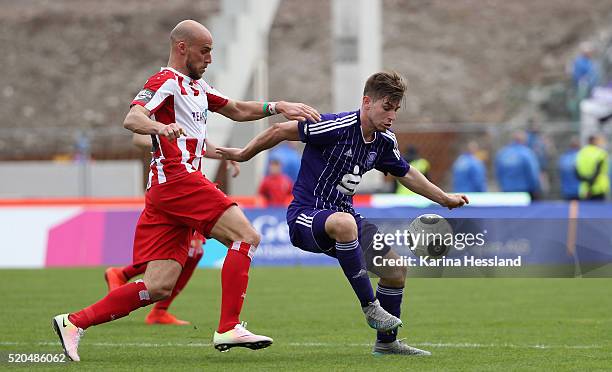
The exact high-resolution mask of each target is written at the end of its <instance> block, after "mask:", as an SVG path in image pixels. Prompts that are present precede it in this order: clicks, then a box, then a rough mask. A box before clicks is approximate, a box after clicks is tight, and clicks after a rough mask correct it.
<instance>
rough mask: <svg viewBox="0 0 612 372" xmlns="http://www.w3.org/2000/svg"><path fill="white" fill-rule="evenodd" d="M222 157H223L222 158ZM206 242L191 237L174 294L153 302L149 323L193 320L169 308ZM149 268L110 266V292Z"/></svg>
mask: <svg viewBox="0 0 612 372" xmlns="http://www.w3.org/2000/svg"><path fill="white" fill-rule="evenodd" d="M132 143H133V144H134V145H135V146H137V147H140V148H141V149H144V150H150V149H151V148H152V146H153V143H152V141H151V137H150V136H145V135H142V134H138V133H134V135H133V136H132ZM206 145H207V147H206V148H207V150H208V151H206V154H204V157H206V158H210V159H220V158H219V155H218V154H216V153H212V152H211V150H214V149H215V148H216V146H214V145H213V144H211V143H210V142H209V141H208V140H206ZM221 160H222V159H221ZM228 165H229V166H231V167H232V168H233V170H232V177H236V176H238V174H240V165H239V163H237V162H235V161H232V160H230V161H229V163H228ZM205 241H206V238H205V237H204V236H202V234H200V233H199V232H197V231H196V232H195V233H194V235H193V237H192V238H191V241H190V245H189V251H188V254H187V261H186V262H185V265H184V266H183V269H182V270H181V274H180V276H179V277H178V279H177V281H176V284H175V285H174V289H173V290H172V294H171V295H170V296H169V297H168V298H166V299H164V300H161V301H158V302H156V303H155V305H153V308H152V309H151V311H150V312H149V314H148V315H147V317H146V318H145V322H146V323H147V324H172V325H189V324H190V323H189V322H188V321H185V320H181V319H177V318H176V317H175V316H174V315H172V314H171V313H170V312H169V311H168V308H169V307H170V304H172V302H173V301H174V299H175V298H176V296H178V295H179V293H181V291H182V290H183V288H185V286H186V285H187V283H188V282H189V280H190V279H191V276H192V275H193V272H194V270H195V269H196V268H197V266H198V262H200V259H202V256H203V255H204V250H203V249H202V245H203V244H204V242H205ZM146 268H147V264H140V265H134V264H130V265H127V266H123V267H109V268H108V269H106V271H105V272H104V280H105V281H106V284H107V285H108V291H109V292H110V291H112V290H114V289H116V288H119V287H121V286H122V285H124V284H126V283H127V282H128V281H129V280H130V279H132V278H134V277H136V276H138V275H140V274H144V272H145V270H146Z"/></svg>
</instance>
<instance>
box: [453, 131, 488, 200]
mask: <svg viewBox="0 0 612 372" xmlns="http://www.w3.org/2000/svg"><path fill="white" fill-rule="evenodd" d="M478 150H479V148H478V143H476V142H475V141H470V142H469V143H468V145H467V149H466V151H465V152H464V153H463V154H461V155H459V157H458V158H457V160H455V162H454V163H453V191H454V192H485V191H487V170H486V168H485V165H484V163H483V162H482V160H480V159H479V158H478V156H477V154H478Z"/></svg>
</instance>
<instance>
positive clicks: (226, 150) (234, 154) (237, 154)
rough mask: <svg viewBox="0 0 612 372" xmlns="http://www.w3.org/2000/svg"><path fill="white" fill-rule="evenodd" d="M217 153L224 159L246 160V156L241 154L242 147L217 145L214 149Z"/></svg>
mask: <svg viewBox="0 0 612 372" xmlns="http://www.w3.org/2000/svg"><path fill="white" fill-rule="evenodd" d="M215 152H216V153H217V155H219V156H221V157H222V158H223V159H226V160H234V161H237V162H243V161H247V160H249V159H246V157H245V156H244V155H243V154H242V149H238V148H235V147H217V150H216V151H215Z"/></svg>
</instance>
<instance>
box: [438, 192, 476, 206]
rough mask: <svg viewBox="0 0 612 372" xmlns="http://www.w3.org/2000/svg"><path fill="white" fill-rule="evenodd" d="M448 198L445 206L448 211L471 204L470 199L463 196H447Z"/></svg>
mask: <svg viewBox="0 0 612 372" xmlns="http://www.w3.org/2000/svg"><path fill="white" fill-rule="evenodd" d="M446 197H447V198H446V201H445V202H444V206H445V207H446V208H448V209H453V208H459V207H463V206H464V205H466V204H470V201H469V200H468V197H467V196H465V195H463V194H446Z"/></svg>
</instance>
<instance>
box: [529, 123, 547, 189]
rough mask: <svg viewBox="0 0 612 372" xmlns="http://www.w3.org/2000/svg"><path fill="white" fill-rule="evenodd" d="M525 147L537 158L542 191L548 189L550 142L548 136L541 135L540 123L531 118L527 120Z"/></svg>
mask: <svg viewBox="0 0 612 372" xmlns="http://www.w3.org/2000/svg"><path fill="white" fill-rule="evenodd" d="M527 147H529V148H530V149H531V151H533V152H534V154H535V155H536V159H538V165H539V167H540V185H541V188H542V190H543V191H544V192H547V191H548V190H549V185H550V182H549V177H548V172H549V163H550V148H551V144H550V141H548V138H546V137H544V136H543V135H542V132H541V131H540V125H539V124H538V123H536V122H535V121H534V120H533V119H532V118H530V119H529V120H528V121H527Z"/></svg>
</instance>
